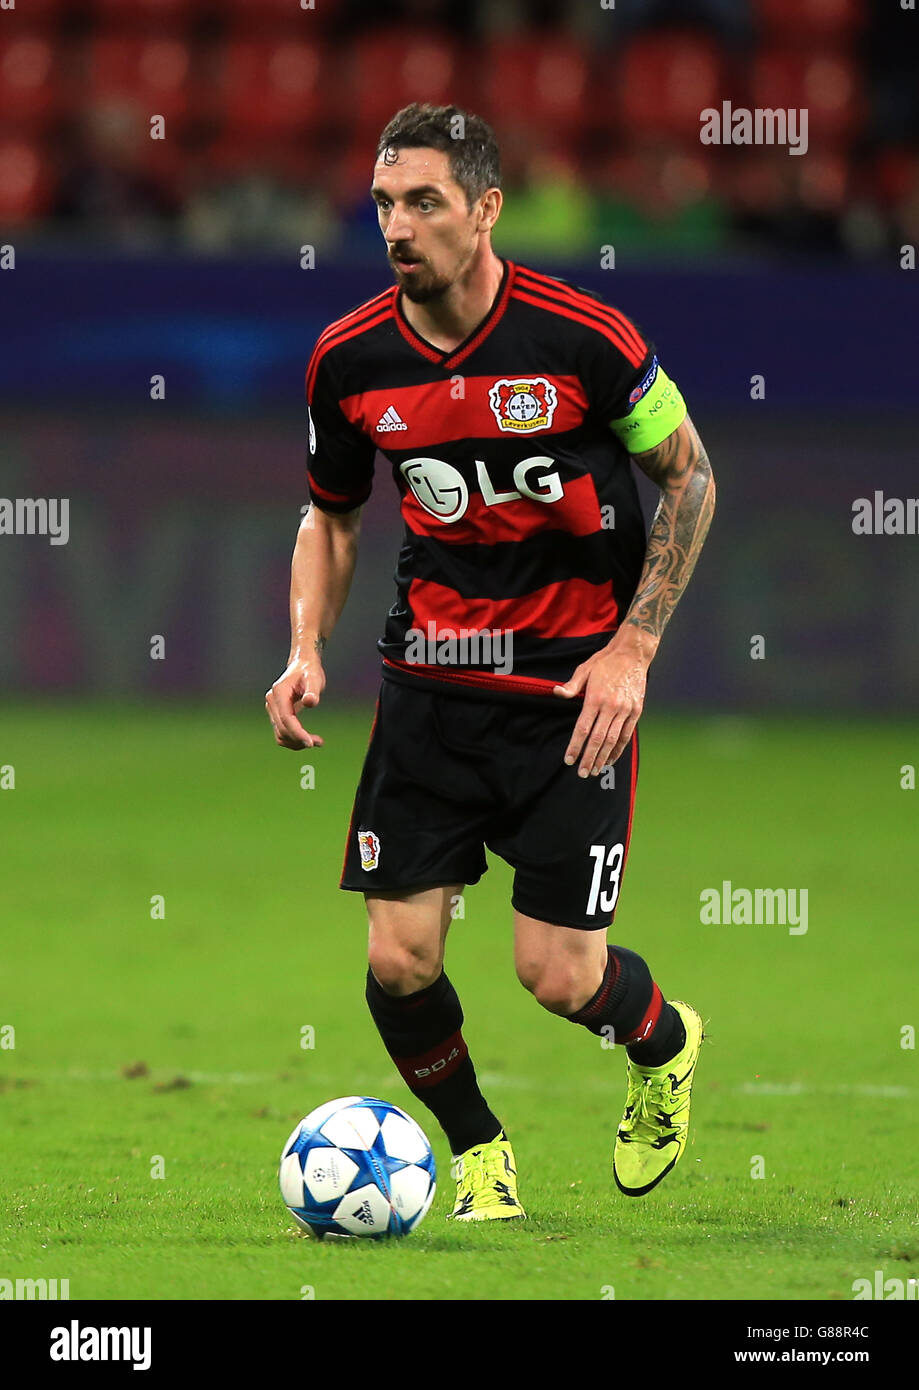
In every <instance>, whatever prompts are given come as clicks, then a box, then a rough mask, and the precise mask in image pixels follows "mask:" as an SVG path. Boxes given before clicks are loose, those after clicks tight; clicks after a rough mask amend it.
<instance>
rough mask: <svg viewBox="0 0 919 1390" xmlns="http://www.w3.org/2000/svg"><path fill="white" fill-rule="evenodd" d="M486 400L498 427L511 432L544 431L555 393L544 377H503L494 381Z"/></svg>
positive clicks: (549, 416) (548, 424)
mask: <svg viewBox="0 0 919 1390" xmlns="http://www.w3.org/2000/svg"><path fill="white" fill-rule="evenodd" d="M488 400H489V403H490V405H491V408H492V410H493V411H494V414H495V419H496V420H497V422H498V427H499V429H502V430H508V431H510V432H511V433H512V434H526V433H528V432H529V431H531V430H547V429H548V428H549V426H550V425H551V424H552V416H553V415H554V414H555V406H556V403H557V401H558V395H557V393H556V390H555V387H554V386H553V385H552V382H551V381H548V380H547V379H546V377H544V376H531V377H517V378H515V379H513V380H511V379H508V378H507V377H505V378H503V379H502V380H501V381H496V382H495V384H494V386H492V387H491V389H490V390H489V392H488Z"/></svg>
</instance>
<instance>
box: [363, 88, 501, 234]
mask: <svg viewBox="0 0 919 1390" xmlns="http://www.w3.org/2000/svg"><path fill="white" fill-rule="evenodd" d="M405 148H409V149H424V148H428V149H432V150H443V152H444V154H446V155H449V157H450V172H451V174H452V175H453V178H454V179H455V180H456V182H457V183H458V184H459V186H460V188H462V190H463V192H464V193H465V194H466V204H467V206H468V207H470V208H471V207H472V205H473V203H474V202H475V201H476V199H477V198H481V196H482V194H483V193H484V192H485V190H486V189H487V188H500V187H501V160H500V156H499V154H498V142H497V140H496V139H495V132H494V131H493V130H492V128H491V126H490V125H488V124H487V122H486V121H483V120H482V117H481V116H473V115H472V114H471V113H470V112H468V111H462V110H461V109H460V108H459V107H458V106H431V105H430V104H429V103H427V102H420V101H413V102H412V104H411V106H403V108H402V110H401V111H397V112H396V114H395V115H394V116H393V118H392V120H391V121H390V122H389V124H388V125H387V126H386V128H385V129H384V131H383V133H382V135H381V136H380V139H379V142H378V144H377V159H382V158H383V155H384V151H385V150H387V149H391V150H400V149H405Z"/></svg>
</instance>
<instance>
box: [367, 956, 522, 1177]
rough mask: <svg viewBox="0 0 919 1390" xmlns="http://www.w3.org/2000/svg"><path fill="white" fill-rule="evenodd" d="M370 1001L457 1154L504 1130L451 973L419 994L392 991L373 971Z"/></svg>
mask: <svg viewBox="0 0 919 1390" xmlns="http://www.w3.org/2000/svg"><path fill="white" fill-rule="evenodd" d="M366 997H367V1003H368V1005H369V1007H370V1013H371V1015H372V1017H373V1021H374V1023H375V1024H376V1026H377V1029H378V1030H379V1034H380V1037H381V1038H382V1039H383V1045H384V1047H385V1048H386V1051H387V1052H388V1053H389V1055H390V1057H391V1058H392V1060H393V1061H394V1062H395V1064H396V1066H397V1067H398V1069H399V1072H400V1073H401V1075H402V1078H403V1080H404V1081H405V1084H406V1085H407V1086H408V1088H409V1090H410V1091H411V1092H412V1094H413V1095H414V1096H417V1097H418V1099H419V1100H420V1101H421V1102H422V1103H423V1104H424V1105H426V1106H427V1108H428V1109H429V1110H430V1112H431V1114H432V1115H433V1116H434V1117H435V1119H436V1120H437V1121H438V1123H439V1124H440V1126H441V1128H442V1129H443V1131H444V1133H445V1134H446V1136H447V1139H448V1140H449V1143H450V1149H451V1151H452V1152H453V1153H454V1154H462V1153H465V1152H466V1150H467V1149H471V1148H472V1147H473V1146H474V1145H476V1144H487V1143H489V1142H490V1141H491V1140H492V1139H496V1138H497V1136H498V1135H499V1134H500V1133H501V1124H500V1121H499V1120H497V1119H496V1118H495V1116H494V1115H493V1114H492V1112H491V1111H490V1110H489V1108H488V1106H487V1105H486V1103H485V1098H484V1096H483V1095H482V1093H481V1091H480V1090H479V1087H478V1083H477V1082H476V1079H475V1068H474V1067H473V1065H472V1059H471V1058H470V1056H469V1051H468V1049H467V1047H466V1043H465V1040H464V1038H463V1035H462V1032H461V1031H460V1030H461V1029H462V1026H463V1010H462V1008H461V1007H460V1001H459V998H458V996H457V993H456V990H455V989H454V988H453V986H452V985H451V983H450V981H449V980H448V979H447V976H446V975H445V974H443V973H441V975H440V977H439V979H436V980H435V981H434V983H433V984H430V985H428V986H427V987H426V988H425V989H420V990H418V991H416V993H414V994H402V995H394V994H387V993H386V991H385V990H384V989H383V987H382V985H381V984H380V982H379V981H378V980H377V978H376V976H375V975H374V973H373V971H372V970H370V969H369V968H368V970H367V988H366Z"/></svg>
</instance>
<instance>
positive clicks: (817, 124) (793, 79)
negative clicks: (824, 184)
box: [750, 49, 863, 143]
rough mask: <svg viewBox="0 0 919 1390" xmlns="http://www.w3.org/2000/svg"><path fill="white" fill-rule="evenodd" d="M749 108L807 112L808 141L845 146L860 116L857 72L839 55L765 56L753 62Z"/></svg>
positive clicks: (773, 52) (780, 52)
mask: <svg viewBox="0 0 919 1390" xmlns="http://www.w3.org/2000/svg"><path fill="white" fill-rule="evenodd" d="M750 105H751V107H754V108H755V107H762V108H768V109H773V110H774V109H781V108H783V107H784V108H794V109H797V110H800V109H802V108H803V109H806V110H807V113H808V141H810V140H811V138H817V139H822V140H825V141H830V142H833V143H844V142H845V141H846V140H847V139H848V138H849V137H850V136H852V135H853V134H854V133H855V130H856V127H857V125H858V122H859V121H860V119H861V117H862V114H863V99H862V93H861V84H860V78H859V72H858V69H857V67H856V65H855V63H853V62H852V60H851V59H850V58H848V57H846V56H845V55H844V54H841V53H832V52H821V53H816V54H814V53H800V52H792V51H789V50H787V49H771V50H767V51H766V52H762V53H758V54H756V55H755V57H754V59H753V65H752V69H751V73H750Z"/></svg>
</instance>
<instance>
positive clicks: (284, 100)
mask: <svg viewBox="0 0 919 1390" xmlns="http://www.w3.org/2000/svg"><path fill="white" fill-rule="evenodd" d="M323 59H324V52H323V49H322V48H321V46H320V45H319V44H316V43H310V42H305V41H303V40H301V39H299V38H291V39H287V38H284V39H279V40H272V39H265V40H248V39H235V40H232V41H231V42H230V43H228V44H226V46H225V47H224V49H223V50H222V52H221V54H220V55H219V58H218V61H217V73H216V87H215V95H216V106H215V114H217V115H219V116H220V117H221V119H222V120H223V121H224V122H225V123H226V125H227V127H228V128H229V129H231V130H238V131H239V132H240V134H241V135H244V136H248V135H253V136H254V135H269V134H271V135H284V134H285V133H293V132H296V131H300V130H303V129H306V128H309V127H312V126H314V125H315V124H316V123H317V122H318V121H319V119H320V118H321V117H324V115H325V110H324V101H325V95H324V94H325V91H326V88H327V85H328V84H327V75H326V69H325V64H324V61H323Z"/></svg>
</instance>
